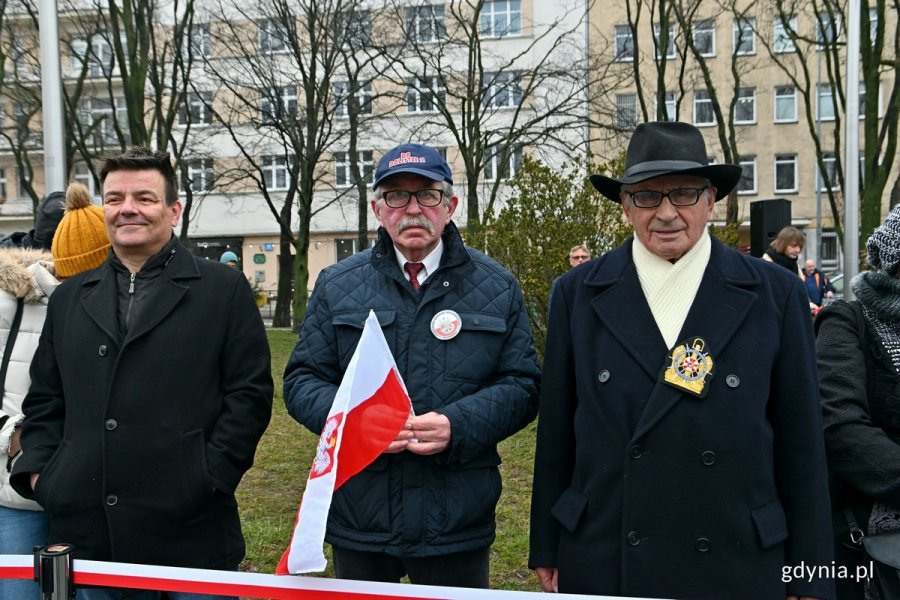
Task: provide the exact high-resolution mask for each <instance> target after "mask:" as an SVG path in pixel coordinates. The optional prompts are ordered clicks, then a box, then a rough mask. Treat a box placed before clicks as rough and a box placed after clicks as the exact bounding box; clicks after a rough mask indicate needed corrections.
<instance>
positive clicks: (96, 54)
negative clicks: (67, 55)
mask: <svg viewBox="0 0 900 600" xmlns="http://www.w3.org/2000/svg"><path fill="white" fill-rule="evenodd" d="M85 63H86V64H87V75H88V77H106V76H108V75H110V74H111V73H112V69H113V50H112V45H111V44H110V43H109V41H107V40H106V39H105V38H103V37H101V36H99V35H95V36H93V37H91V38H90V40H89V41H86V40H72V62H71V65H72V67H73V68H75V69H81V68H82V67H83V66H84V65H85Z"/></svg>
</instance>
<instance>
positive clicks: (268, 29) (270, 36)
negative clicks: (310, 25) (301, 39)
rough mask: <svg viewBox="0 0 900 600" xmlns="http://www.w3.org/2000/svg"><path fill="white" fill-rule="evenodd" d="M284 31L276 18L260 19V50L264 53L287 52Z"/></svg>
mask: <svg viewBox="0 0 900 600" xmlns="http://www.w3.org/2000/svg"><path fill="white" fill-rule="evenodd" d="M287 50H288V48H287V42H286V40H285V34H284V31H282V28H281V27H280V26H279V24H278V22H277V21H275V20H274V19H260V21H259V51H260V52H263V53H276V52H287Z"/></svg>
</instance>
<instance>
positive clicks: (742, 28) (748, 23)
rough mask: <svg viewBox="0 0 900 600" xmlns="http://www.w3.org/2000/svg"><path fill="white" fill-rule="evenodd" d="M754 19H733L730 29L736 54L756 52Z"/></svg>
mask: <svg viewBox="0 0 900 600" xmlns="http://www.w3.org/2000/svg"><path fill="white" fill-rule="evenodd" d="M754 29H756V19H735V21H734V27H733V29H732V37H733V42H732V43H733V45H734V53H735V54H737V55H741V56H743V55H747V54H756V34H755V33H754Z"/></svg>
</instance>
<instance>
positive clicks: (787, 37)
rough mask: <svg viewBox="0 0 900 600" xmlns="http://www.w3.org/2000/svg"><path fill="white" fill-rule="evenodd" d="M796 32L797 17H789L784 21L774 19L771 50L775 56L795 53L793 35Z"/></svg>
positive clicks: (795, 47)
mask: <svg viewBox="0 0 900 600" xmlns="http://www.w3.org/2000/svg"><path fill="white" fill-rule="evenodd" d="M796 31H797V17H794V16H791V17H787V19H786V20H782V19H781V18H780V17H778V16H776V17H775V23H773V25H772V33H773V36H774V37H773V46H772V49H773V50H774V51H775V52H776V53H777V54H784V53H787V52H796V51H797V46H796V45H795V44H794V35H795V33H796Z"/></svg>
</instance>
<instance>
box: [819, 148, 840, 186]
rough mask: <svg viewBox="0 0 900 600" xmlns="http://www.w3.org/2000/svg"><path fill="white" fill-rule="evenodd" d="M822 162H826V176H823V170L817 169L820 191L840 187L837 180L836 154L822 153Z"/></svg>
mask: <svg viewBox="0 0 900 600" xmlns="http://www.w3.org/2000/svg"><path fill="white" fill-rule="evenodd" d="M822 162H823V163H825V177H822V171H821V170H820V169H818V168H817V169H816V185H817V186H818V189H819V191H820V192H827V191H828V190H829V189H831V190H832V191H834V190H837V189H839V188H838V180H837V159H836V158H835V157H834V154H831V153H828V154H824V155H822Z"/></svg>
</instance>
